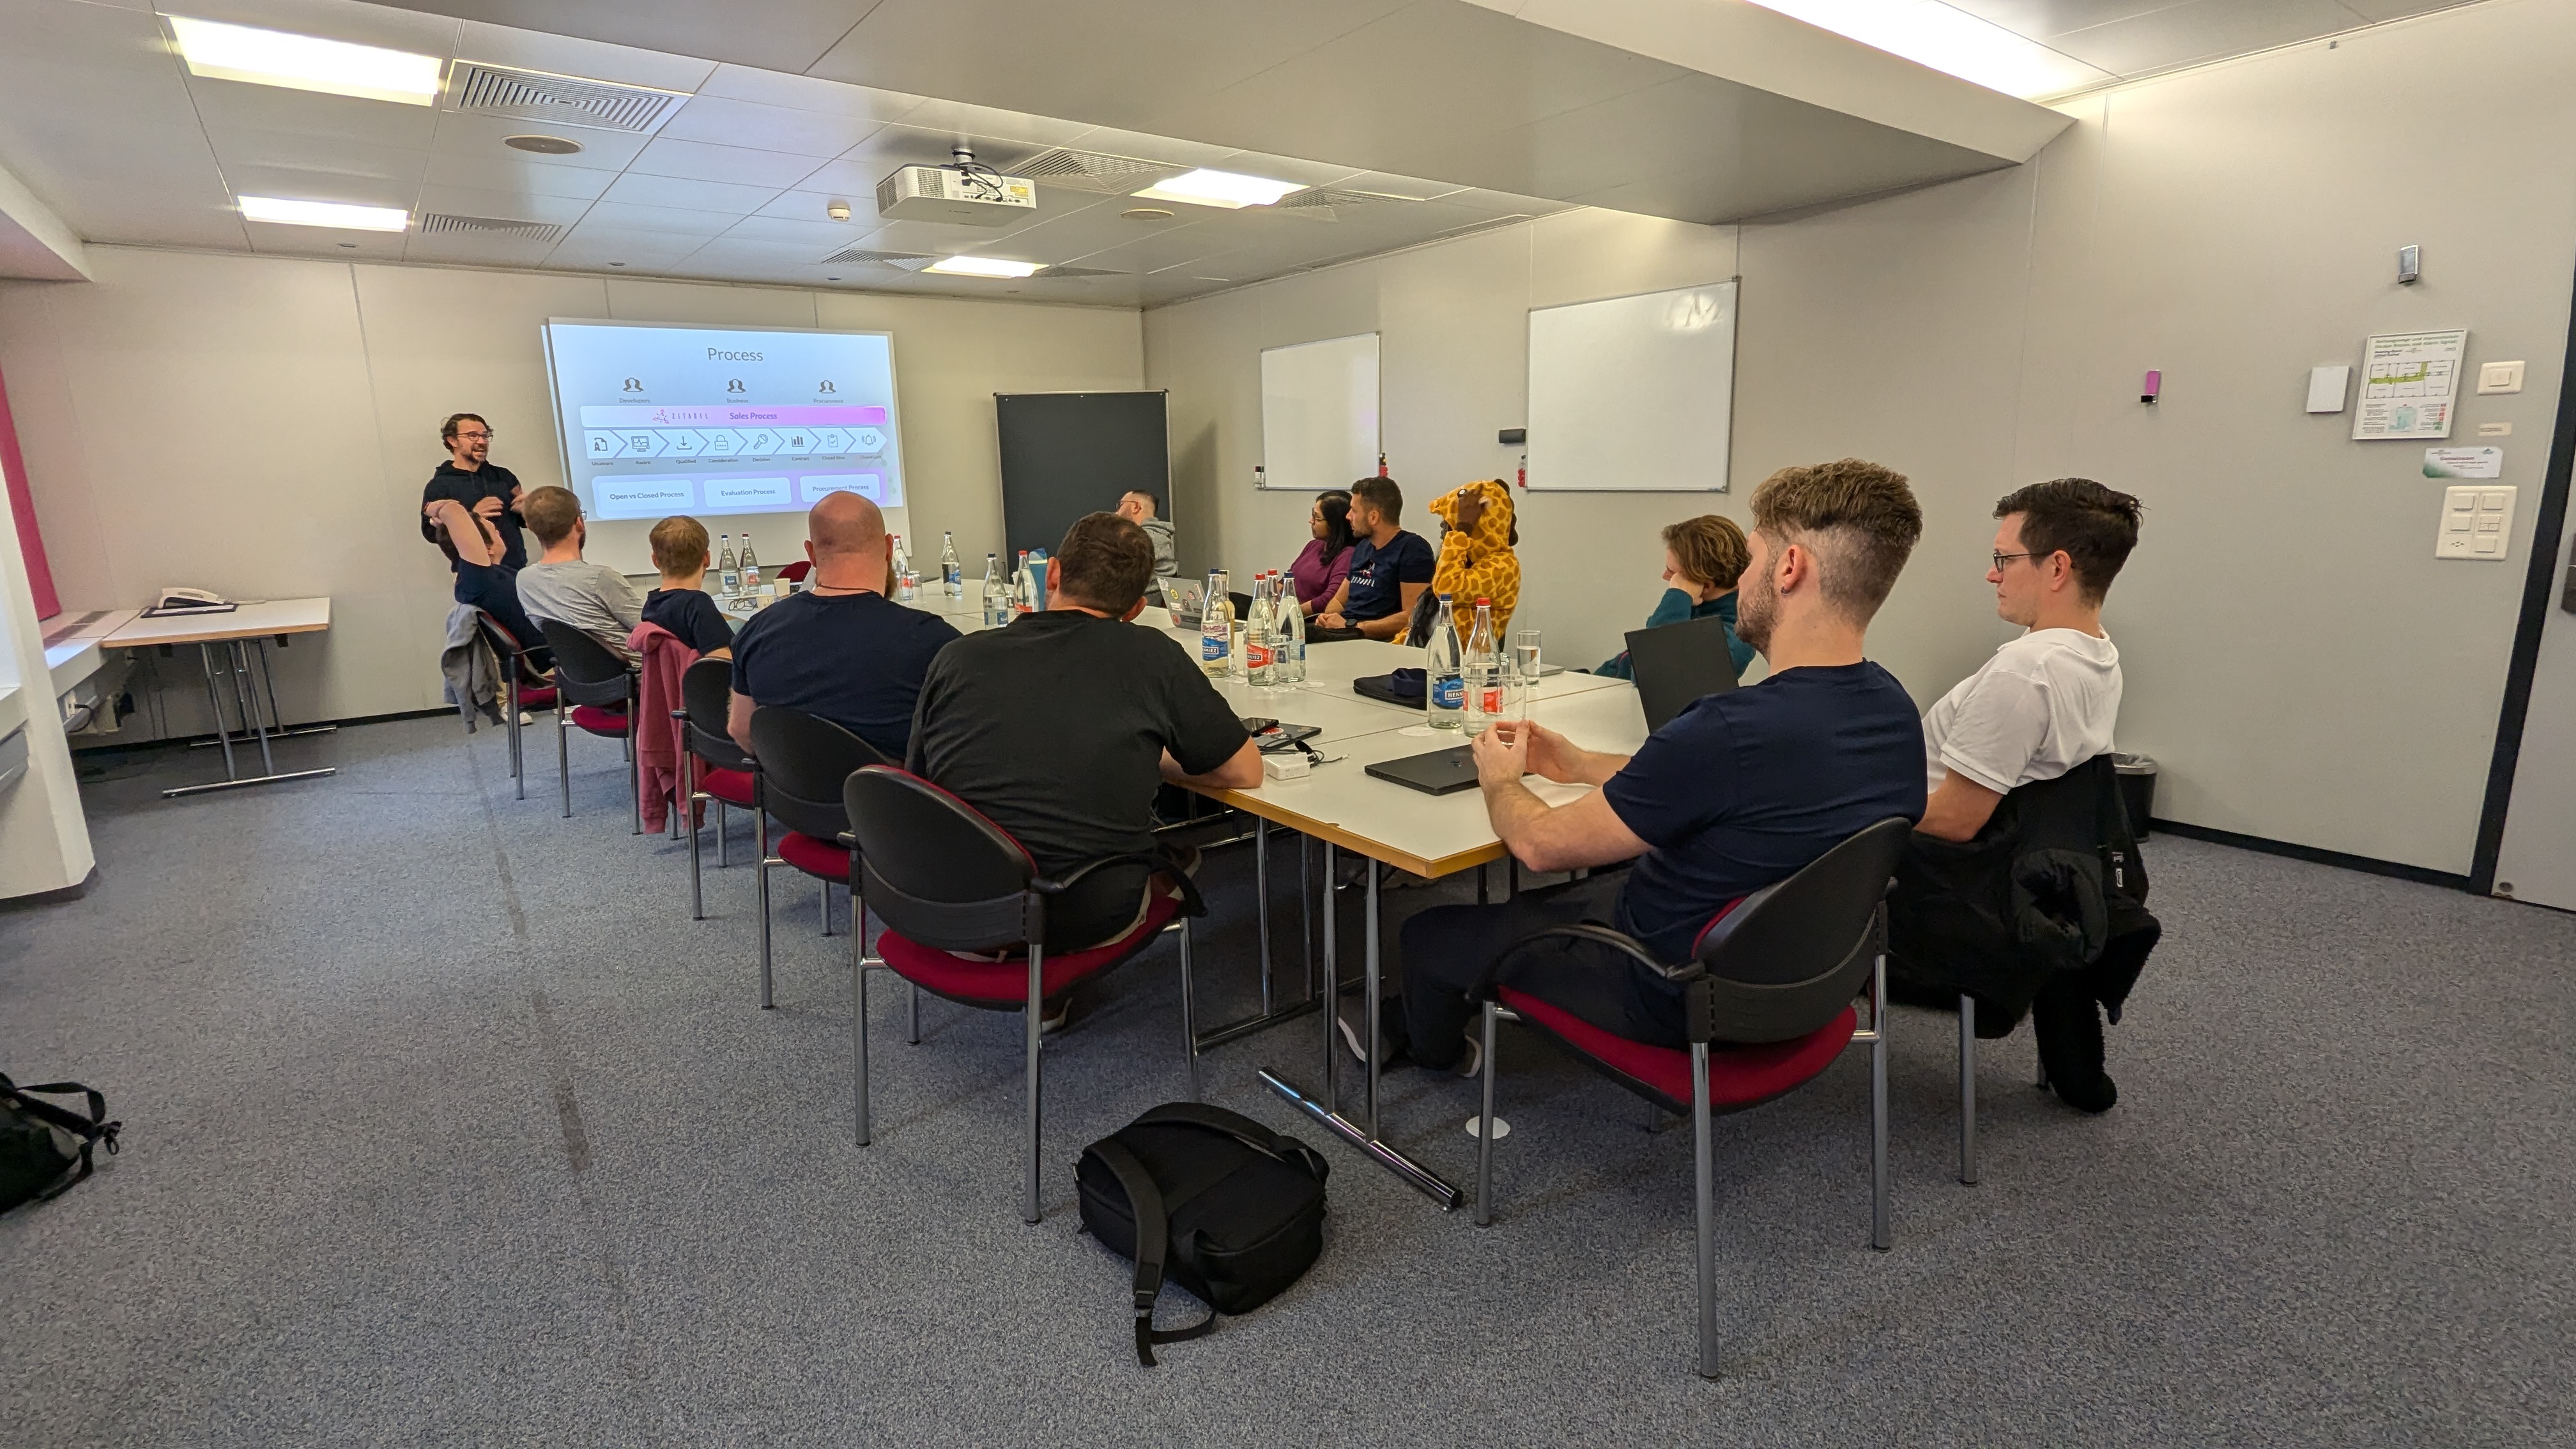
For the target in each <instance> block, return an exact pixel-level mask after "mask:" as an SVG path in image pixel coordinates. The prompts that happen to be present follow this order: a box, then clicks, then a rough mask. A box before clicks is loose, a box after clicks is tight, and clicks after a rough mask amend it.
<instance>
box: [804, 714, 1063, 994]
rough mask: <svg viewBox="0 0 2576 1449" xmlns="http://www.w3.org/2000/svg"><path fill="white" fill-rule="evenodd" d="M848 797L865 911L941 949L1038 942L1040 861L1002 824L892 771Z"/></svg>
mask: <svg viewBox="0 0 2576 1449" xmlns="http://www.w3.org/2000/svg"><path fill="white" fill-rule="evenodd" d="M753 718H754V721H755V723H756V722H757V720H758V716H756V715H755V716H754V717H753ZM764 759H765V756H764ZM841 795H842V807H843V809H844V811H845V812H846V814H847V815H848V818H849V826H850V833H851V834H852V835H853V836H854V837H856V838H857V840H858V843H859V865H860V870H861V871H862V873H863V878H864V881H865V885H864V889H865V890H866V892H867V899H868V908H869V909H870V910H873V911H875V912H876V913H877V915H878V917H879V919H881V920H883V921H884V922H885V923H886V924H887V925H888V926H891V927H893V928H894V930H895V931H896V932H897V933H898V934H900V935H902V936H904V937H906V938H908V939H910V940H913V941H916V942H919V943H920V944H922V945H924V946H928V947H930V948H932V949H933V950H939V951H993V950H999V949H1001V948H1003V947H1006V946H1016V945H1019V944H1021V943H1023V942H1026V941H1029V940H1032V939H1036V938H1037V937H1038V936H1039V935H1040V933H1041V929H1042V919H1043V918H1042V916H1041V914H1040V907H1039V904H1038V900H1039V898H1038V895H1037V893H1036V892H1034V891H1032V890H1030V889H1029V882H1030V881H1031V880H1033V879H1035V878H1036V876H1037V863H1036V862H1035V861H1033V860H1031V859H1030V858H1029V853H1028V852H1027V851H1026V850H1024V849H1022V848H1021V846H1020V843H1019V842H1018V841H1016V840H1013V839H1012V838H1011V837H1010V834H1009V833H1008V832H1007V831H1005V830H1003V829H1002V828H1001V827H1000V826H998V825H995V824H994V823H993V822H992V821H990V820H987V819H985V818H984V817H983V816H982V815H980V814H978V813H976V812H975V811H974V810H973V809H972V808H970V807H969V806H967V804H966V803H965V802H964V801H961V800H959V799H958V798H957V797H956V796H954V795H951V794H949V793H948V792H947V791H945V790H942V789H940V788H939V787H938V786H936V785H933V784H931V783H930V782H929V781H927V780H924V779H922V778H921V777H919V776H917V775H909V774H906V773H904V772H903V771H901V770H897V769H893V768H890V767H886V766H873V767H871V768H868V769H864V770H861V771H859V772H858V773H857V774H854V775H852V776H850V778H849V781H848V782H847V783H846V784H845V785H843V786H842V791H841Z"/></svg>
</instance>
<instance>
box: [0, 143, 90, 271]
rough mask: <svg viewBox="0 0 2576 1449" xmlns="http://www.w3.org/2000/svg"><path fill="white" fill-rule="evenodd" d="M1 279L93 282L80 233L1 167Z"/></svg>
mask: <svg viewBox="0 0 2576 1449" xmlns="http://www.w3.org/2000/svg"><path fill="white" fill-rule="evenodd" d="M0 277H7V278H12V279H15V280H21V281H35V282H86V281H88V280H90V274H89V258H88V257H87V256H86V255H85V249H84V248H83V247H82V245H81V237H80V233H79V232H76V231H74V230H72V229H71V227H70V226H69V225H67V224H66V223H65V222H64V221H63V219H62V218H61V217H59V216H56V215H55V214H54V209H53V208H52V207H50V206H47V205H46V204H45V203H44V202H43V201H42V200H41V199H39V198H38V197H37V195H36V193H34V192H32V191H29V190H28V189H27V184H26V183H25V182H23V181H20V180H19V179H18V178H17V176H16V175H15V174H14V173H12V172H11V171H10V170H9V168H8V167H6V166H0Z"/></svg>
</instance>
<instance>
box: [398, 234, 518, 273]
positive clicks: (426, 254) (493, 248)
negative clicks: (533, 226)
mask: <svg viewBox="0 0 2576 1449" xmlns="http://www.w3.org/2000/svg"><path fill="white" fill-rule="evenodd" d="M554 246H555V244H554V243H553V242H550V241H521V240H518V239H517V238H514V237H499V236H477V235H474V234H473V233H471V232H440V233H437V234H435V235H430V234H424V233H421V232H417V231H415V232H412V233H410V240H409V241H408V242H406V243H405V244H404V246H403V260H405V261H408V262H463V263H468V264H471V265H474V266H481V267H534V266H538V265H540V264H542V263H543V262H544V261H545V259H546V253H548V252H550V251H552V250H554Z"/></svg>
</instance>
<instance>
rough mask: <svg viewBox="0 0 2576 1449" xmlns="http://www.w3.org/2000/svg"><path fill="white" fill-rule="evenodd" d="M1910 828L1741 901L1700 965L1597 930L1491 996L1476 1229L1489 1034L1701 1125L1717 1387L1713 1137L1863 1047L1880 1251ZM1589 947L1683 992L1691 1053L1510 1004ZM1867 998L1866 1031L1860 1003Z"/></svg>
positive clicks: (1708, 1318) (1490, 1065)
mask: <svg viewBox="0 0 2576 1449" xmlns="http://www.w3.org/2000/svg"><path fill="white" fill-rule="evenodd" d="M1912 828H1913V825H1912V822H1911V821H1908V820H1905V819H1902V818H1895V819H1888V820H1882V821H1880V822H1879V823H1877V824H1876V825H1873V826H1870V827H1869V828H1868V829H1866V830H1863V831H1861V832H1860V833H1859V834H1857V835H1854V836H1852V837H1851V838H1850V839H1848V840H1846V841H1844V842H1843V843H1842V844H1840V845H1837V846H1835V847H1834V848H1833V849H1832V850H1829V851H1827V852H1826V853H1825V854H1824V855H1822V856H1821V857H1819V858H1817V859H1816V860H1815V861H1814V862H1812V863H1811V864H1809V865H1808V866H1807V867H1806V868H1805V869H1804V870H1801V871H1799V872H1798V873H1797V874H1796V875H1793V876H1791V877H1789V878H1788V879H1787V880H1785V881H1781V882H1780V883H1778V884H1777V885H1772V886H1766V887H1764V888H1763V889H1761V890H1759V891H1756V892H1754V893H1753V894H1752V895H1749V896H1746V897H1745V898H1744V899H1742V900H1740V901H1737V902H1736V903H1734V904H1733V905H1731V906H1729V907H1728V908H1727V909H1726V910H1724V911H1722V912H1720V913H1719V915H1718V917H1717V919H1716V920H1714V921H1712V922H1710V923H1709V925H1708V926H1707V927H1706V928H1705V929H1703V930H1702V931H1701V932H1700V937H1699V940H1698V942H1697V948H1696V951H1695V952H1694V956H1693V959H1692V960H1691V961H1689V962H1687V963H1685V964H1683V965H1679V966H1668V965H1665V964H1664V963H1662V962H1659V961H1657V960H1656V959H1655V957H1654V955H1653V954H1652V953H1651V952H1649V951H1647V949H1646V948H1645V947H1644V946H1642V945H1640V944H1638V942H1636V941H1635V940H1634V939H1632V938H1630V937H1628V936H1625V935H1622V934H1620V933H1619V932H1617V931H1613V930H1610V929H1608V928H1606V927H1602V926H1594V925H1574V926H1556V927H1551V928H1550V929H1548V930H1544V931H1540V932H1538V933H1536V934H1534V935H1532V936H1530V937H1528V938H1526V939H1524V940H1523V941H1521V942H1519V943H1517V944H1515V945H1513V946H1512V947H1511V948H1510V949H1509V950H1507V951H1505V952H1504V953H1503V954H1502V956H1501V957H1499V958H1498V959H1497V960H1496V961H1495V963H1494V968H1493V970H1492V971H1491V972H1490V973H1489V975H1488V977H1487V984H1486V987H1485V989H1484V993H1483V994H1484V997H1485V1010H1484V1110H1483V1115H1482V1118H1481V1120H1480V1122H1479V1123H1478V1137H1477V1147H1476V1221H1477V1222H1479V1223H1490V1222H1492V1221H1493V1167H1494V1147H1493V1143H1494V1070H1495V1069H1494V1023H1495V1022H1496V1021H1497V1020H1498V1019H1501V1018H1504V1017H1511V1018H1516V1019H1518V1020H1519V1021H1520V1022H1521V1023H1522V1024H1524V1025H1526V1026H1529V1027H1532V1028H1535V1029H1536V1030H1537V1031H1538V1032H1539V1034H1540V1035H1542V1036H1546V1037H1549V1038H1552V1039H1553V1040H1555V1041H1556V1042H1557V1043H1558V1044H1559V1045H1561V1046H1563V1047H1565V1048H1566V1049H1567V1050H1569V1051H1571V1052H1573V1053H1574V1054H1575V1056H1577V1057H1578V1058H1580V1059H1582V1060H1583V1061H1584V1062H1586V1063H1588V1064H1590V1065H1591V1066H1593V1067H1595V1068H1597V1069H1598V1070H1600V1071H1601V1072H1602V1073H1604V1074H1605V1075H1607V1076H1608V1077H1609V1078H1610V1079H1611V1080H1612V1081H1614V1082H1617V1083H1618V1084H1619V1085H1620V1086H1623V1087H1625V1088H1627V1089H1628V1090H1629V1091H1631V1092H1634V1093H1636V1094H1637V1095H1638V1096H1640V1097H1643V1098H1645V1099H1646V1100H1647V1101H1649V1102H1651V1103H1653V1104H1655V1105H1656V1106H1657V1107H1659V1108H1661V1109H1663V1110H1665V1111H1668V1112H1673V1113H1677V1114H1684V1115H1687V1116H1689V1118H1690V1119H1691V1141H1692V1151H1693V1153H1694V1155H1695V1160H1696V1163H1697V1168H1698V1173H1697V1179H1698V1206H1699V1371H1700V1373H1701V1374H1703V1375H1705V1376H1707V1377H1709V1378H1715V1377H1716V1376H1717V1226H1716V1224H1717V1220H1716V1206H1715V1203H1714V1200H1713V1199H1714V1177H1713V1170H1712V1164H1711V1161H1710V1146H1709V1121H1710V1119H1711V1118H1712V1117H1713V1116H1714V1115H1715V1114H1717V1113H1720V1112H1740V1111H1743V1110H1745V1109H1746V1108H1749V1107H1758V1106H1760V1105H1762V1104H1763V1103H1765V1102H1768V1101H1771V1100H1772V1099H1774V1098H1776V1097H1779V1096H1781V1095H1783V1094H1785V1093H1787V1092H1790V1091H1793V1090H1795V1089H1796V1088H1798V1087H1800V1086H1803V1085H1805V1084H1806V1083H1807V1082H1809V1081H1812V1080H1814V1079H1815V1078H1816V1077H1817V1076H1818V1075H1819V1074H1821V1073H1822V1072H1823V1071H1824V1070H1825V1068H1827V1067H1829V1066H1831V1065H1833V1063H1834V1060H1835V1058H1837V1057H1839V1056H1840V1055H1841V1054H1842V1051H1843V1048H1844V1047H1845V1046H1846V1045H1848V1044H1850V1043H1851V1042H1854V1041H1865V1042H1868V1043H1869V1047H1870V1053H1869V1061H1870V1204H1871V1206H1870V1244H1871V1246H1873V1247H1877V1248H1885V1247H1887V1246H1888V1245H1889V1243H1890V1241H1891V1239H1890V1237H1889V1233H1888V1222H1887V1032H1886V1007H1887V945H1886V942H1887V915H1886V898H1887V891H1888V885H1889V882H1890V881H1891V880H1892V879H1893V878H1894V876H1895V873H1896V862H1897V857H1898V856H1899V855H1900V854H1902V853H1903V851H1904V849H1905V837H1906V834H1907V832H1909V831H1910V830H1911V829H1912ZM1561 940H1584V941H1590V942H1593V943H1595V944H1597V945H1600V946H1606V947H1608V948H1610V949H1612V950H1615V951H1617V952H1620V953H1622V954H1624V955H1626V956H1627V957H1628V958H1629V960H1630V961H1631V962H1632V963H1633V969H1635V970H1638V971H1641V972H1647V973H1651V974H1653V975H1655V976H1658V977H1661V978H1663V980H1664V981H1667V982H1670V983H1672V984H1673V985H1675V986H1677V987H1679V988H1680V990H1681V994H1682V1001H1683V1009H1684V1016H1685V1020H1686V1021H1687V1022H1688V1025H1689V1031H1688V1036H1689V1039H1690V1043H1691V1045H1690V1048H1689V1049H1688V1050H1687V1051H1685V1050H1683V1049H1681V1048H1679V1047H1664V1046H1650V1045H1648V1044H1646V1043H1644V1042H1637V1041H1630V1040H1628V1039H1627V1038H1625V1037H1621V1036H1619V1035H1617V1034H1615V1033H1612V1032H1608V1031H1604V1030H1602V1029H1601V1028H1600V1027H1597V1026H1594V1025H1592V1024H1591V1023H1590V1022H1587V1021H1584V1020H1582V1019H1580V1018H1578V1017H1576V1016H1574V1015H1573V1014H1571V1013H1569V1012H1567V1011H1565V1010H1563V1009H1561V1008H1559V1007H1556V1006H1552V1005H1550V1004H1548V1003H1547V1002H1546V1001H1543V1000H1541V999H1539V998H1538V997H1536V996H1533V995H1531V994H1529V993H1528V992H1526V991H1521V990H1518V989H1516V988H1515V987H1514V986H1513V985H1512V975H1513V971H1514V968H1515V966H1516V965H1517V964H1518V962H1517V961H1516V959H1515V958H1522V959H1526V958H1524V957H1523V956H1522V953H1523V952H1525V951H1529V950H1532V949H1544V948H1545V947H1546V946H1547V945H1549V944H1553V943H1554V942H1557V941H1561ZM1863 993H1866V994H1867V996H1868V998H1869V1005H1870V1013H1869V1030H1867V1031H1861V1030H1859V1029H1858V1027H1859V1020H1858V1014H1857V1012H1856V1011H1855V1010H1854V1007H1853V998H1854V997H1855V996H1859V995H1861V994H1863Z"/></svg>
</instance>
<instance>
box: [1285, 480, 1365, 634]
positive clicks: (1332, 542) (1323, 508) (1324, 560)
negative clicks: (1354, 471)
mask: <svg viewBox="0 0 2576 1449" xmlns="http://www.w3.org/2000/svg"><path fill="white" fill-rule="evenodd" d="M1306 529H1307V531H1308V532H1310V533H1312V534H1314V536H1315V537H1314V540H1313V541H1312V542H1310V543H1308V544H1307V545H1306V547H1305V550H1304V551H1303V552H1301V553H1299V554H1298V555H1297V561H1296V562H1295V563H1292V564H1290V565H1289V566H1288V583H1289V586H1290V587H1292V588H1294V589H1295V590H1296V591H1297V606H1298V607H1299V608H1300V609H1302V610H1304V611H1305V614H1306V617H1308V618H1310V619H1311V618H1313V617H1314V616H1315V611H1316V610H1317V609H1318V608H1321V607H1322V606H1323V605H1324V604H1325V603H1327V602H1328V601H1330V600H1331V599H1332V597H1333V594H1334V593H1335V592H1336V591H1337V590H1339V589H1340V588H1341V586H1342V579H1343V578H1344V577H1345V576H1346V575H1348V574H1349V573H1350V571H1351V545H1352V544H1353V543H1354V542H1356V541H1357V540H1356V539H1354V538H1353V537H1352V535H1351V495H1350V493H1349V492H1348V491H1347V490H1345V489H1340V488H1335V489H1332V490H1330V491H1328V492H1325V493H1323V494H1320V495H1318V496H1317V497H1316V499H1315V506H1314V507H1313V508H1311V509H1308V510H1307V512H1306Z"/></svg>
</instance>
